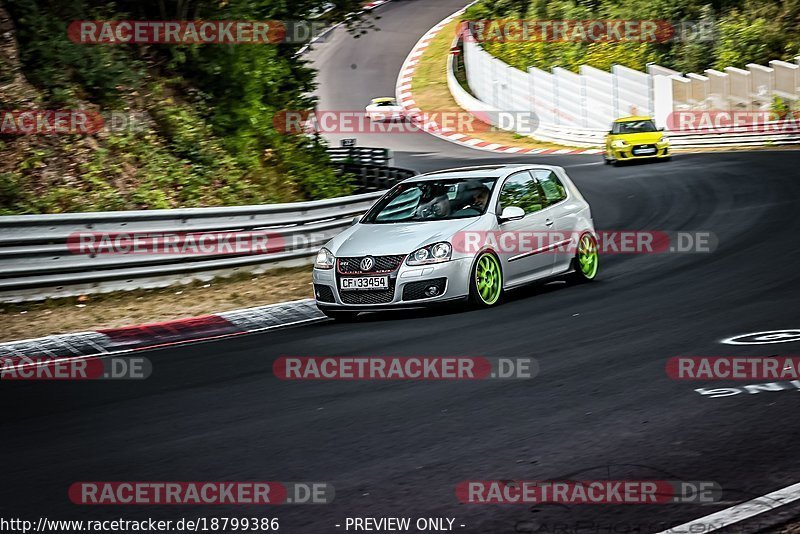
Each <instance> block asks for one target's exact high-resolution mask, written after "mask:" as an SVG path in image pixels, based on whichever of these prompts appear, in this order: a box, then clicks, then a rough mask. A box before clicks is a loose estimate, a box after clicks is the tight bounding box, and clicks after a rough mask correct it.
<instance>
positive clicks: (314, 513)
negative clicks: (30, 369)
mask: <svg viewBox="0 0 800 534" xmlns="http://www.w3.org/2000/svg"><path fill="white" fill-rule="evenodd" d="M458 4H459V2H454V1H441V0H439V1H433V0H427V1H425V0H417V1H413V2H412V1H403V2H397V3H391V4H387V5H386V6H385V7H383V8H380V9H379V10H378V13H379V14H381V15H382V17H383V18H382V19H381V20H380V21H379V22H378V24H379V25H382V26H384V25H385V27H386V29H385V31H383V32H380V33H375V34H371V35H368V36H366V37H363V38H361V39H359V40H353V39H352V38H349V37H347V36H339V35H338V34H337V35H336V37H335V38H334V39H333V40H331V41H329V42H328V43H325V44H323V45H322V47H325V52H324V53H326V54H327V59H328V61H329V62H328V63H327V64H326V66H325V68H324V69H323V72H322V77H321V80H322V86H321V87H322V88H324V91H325V92H324V93H323V101H325V100H326V99H327V100H328V102H332V103H333V104H334V105H339V104H342V105H351V106H353V107H354V108H355V107H356V106H357V105H358V106H363V103H364V101H365V100H367V99H368V98H369V97H370V96H374V95H381V94H391V93H392V89H393V87H394V85H393V84H394V80H393V76H395V75H396V72H397V69H398V68H399V64H400V63H401V62H402V59H403V57H405V54H406V53H407V52H408V51H409V50H410V49H411V47H412V46H413V44H414V42H416V40H417V39H418V38H419V36H420V35H421V34H422V33H423V32H424V31H425V30H426V29H427V28H428V27H430V26H432V25H433V24H434V23H436V22H437V21H438V20H440V19H441V18H443V17H445V16H446V15H447V14H449V13H450V12H452V11H454V10H455V9H456V8H457V7H458ZM344 63H355V64H356V65H357V66H358V67H359V68H357V69H351V70H355V71H356V73H355V74H352V75H351V74H348V75H346V76H341V77H340V73H341V72H342V70H341V67H342V65H343V64H344ZM336 95H338V96H336ZM336 98H338V100H336ZM421 139H424V141H414V142H422V143H423V144H424V145H426V146H427V148H426V149H425V150H423V151H419V152H424V153H425V154H424V155H419V153H417V154H415V153H412V152H411V151H410V150H406V151H402V150H398V153H397V154H396V155H397V158H398V160H399V161H401V162H402V163H403V164H408V166H413V167H414V168H417V169H419V170H421V171H425V170H431V169H437V168H445V167H449V166H454V165H461V164H464V163H473V162H480V161H482V160H489V159H494V158H493V156H490V155H486V154H484V153H482V152H476V151H465V149H462V148H460V147H454V146H452V145H450V144H449V143H446V142H444V141H440V140H437V139H432V138H421ZM387 142H394V143H397V145H396V150H397V149H398V148H400V149H402V148H404V147H403V146H400V145H402V144H403V143H406V142H407V141H406V140H404V139H401V140H396V139H395V140H390V141H387ZM467 159H469V161H467ZM503 159H504V160H505V159H509V158H503ZM513 159H515V160H521V159H524V160H525V161H538V162H546V163H555V164H561V165H564V166H565V167H566V168H567V170H568V172H569V173H570V175H571V176H572V177H573V179H574V181H575V182H576V183H577V184H578V186H579V187H580V189H581V191H582V192H583V193H584V196H585V197H586V198H587V200H589V202H590V203H591V205H592V208H593V214H594V218H595V223H596V225H597V227H598V228H599V229H605V230H685V231H709V232H713V233H714V234H715V235H716V236H717V238H718V240H719V246H718V248H717V249H716V250H715V251H714V252H713V253H710V254H650V255H605V256H603V257H601V272H600V275H599V280H598V281H597V282H596V283H594V284H590V285H586V286H567V285H565V284H559V283H555V284H549V285H545V286H539V287H533V288H527V289H523V290H519V291H516V292H514V293H512V294H510V295H508V299H507V301H506V302H505V303H504V304H503V305H502V306H500V307H497V308H493V309H489V310H478V311H465V310H440V311H430V312H413V313H412V312H398V313H392V314H375V315H371V316H366V317H364V318H363V319H362V320H361V321H359V322H358V323H356V324H337V323H333V322H324V323H319V324H314V325H308V326H303V327H297V328H290V329H285V330H279V331H273V332H269V333H265V334H262V335H250V336H245V337H239V338H232V339H227V340H222V341H217V342H206V343H197V344H193V345H185V346H180V347H173V348H166V349H160V350H153V351H149V352H145V353H143V355H145V356H147V357H148V358H150V359H151V360H152V362H153V374H152V376H151V377H150V378H149V379H148V380H146V381H142V382H135V381H131V382H94V383H81V382H72V383H64V382H62V383H53V382H50V383H41V382H40V383H33V382H28V383H23V382H14V383H4V384H2V387H0V392H2V393H1V394H2V397H0V399H1V400H2V404H0V406H2V407H3V423H2V441H1V442H0V443H1V444H0V455H2V456H1V457H2V458H3V460H4V461H3V476H2V484H1V485H0V515H2V516H3V517H23V518H28V519H33V518H36V517H39V516H42V515H44V516H47V517H49V518H51V519H53V518H58V519H74V518H84V519H104V518H114V517H120V516H123V517H126V518H144V517H156V518H161V519H170V518H173V519H174V518H177V517H182V516H183V517H196V516H217V517H222V516H228V517H245V516H248V517H249V516H259V517H268V516H275V517H278V518H280V520H281V531H283V532H302V533H311V532H337V531H343V530H344V529H343V528H336V527H335V526H334V525H336V524H342V525H343V524H344V520H345V518H346V517H365V516H373V517H377V516H408V517H413V518H416V517H454V518H456V523H455V524H456V525H460V524H463V525H465V527H464V528H460V527H457V529H456V530H461V531H464V532H475V533H486V532H492V533H494V532H498V533H502V532H558V530H556V529H557V528H559V525H561V526H560V528H561V529H562V530H561V532H564V530H563V529H564V528H569V529H571V530H569V531H570V532H598V531H600V532H603V530H598V528H601V527H602V526H605V528H607V529H608V528H610V527H609V526H613V528H614V529H615V530H613V532H656V531H658V530H660V528H664V527H666V526H670V525H676V524H679V523H683V522H685V521H688V520H690V519H693V518H696V517H699V516H704V515H706V514H709V513H712V512H714V511H716V510H719V509H721V508H724V507H727V506H730V505H731V504H733V503H735V502H739V501H743V500H749V499H751V498H753V497H756V496H758V495H763V494H766V493H768V492H770V491H773V490H775V489H778V488H781V487H784V486H787V485H789V484H792V483H795V482H797V481H798V480H799V479H800V457H798V455H797V442H798V439H799V438H800V427H799V426H798V424H797V421H798V416H797V410H798V402H800V395H799V394H798V393H800V392H798V391H780V392H762V393H758V394H741V395H736V396H732V397H725V398H715V399H712V398H708V397H705V396H701V395H699V394H698V393H696V392H695V391H694V388H697V387H723V386H731V385H737V384H735V383H732V382H721V383H703V382H700V383H694V382H679V381H674V380H671V379H670V378H668V377H667V376H666V373H665V369H664V366H665V363H666V361H667V359H668V358H670V357H673V356H679V355H685V356H692V355H754V356H756V355H770V354H797V352H798V350H800V343H796V342H795V343H786V344H775V345H758V346H752V347H746V346H730V345H723V344H720V343H719V340H720V339H722V338H726V337H728V336H732V335H735V334H741V333H747V332H756V331H764V330H775V329H782V328H798V327H800V324H798V323H800V313H798V303H800V285H798V277H797V273H798V267H797V266H798V264H799V263H800V249H798V247H797V236H798V231H799V230H800V228H799V227H798V222H797V221H798V218H797V200H796V199H797V198H798V197H800V180H798V164H800V157H799V156H798V153H796V152H788V151H780V152H779V151H775V152H753V153H730V154H722V153H715V154H698V155H679V156H676V157H675V158H674V159H673V160H672V161H671V162H663V163H657V164H646V165H635V166H630V167H622V168H612V167H609V166H604V165H602V164H600V163H599V157H597V156H594V157H591V156H586V157H583V156H571V157H562V158H559V157H539V158H537V157H535V156H533V157H527V158H513ZM411 162H413V165H412V164H411ZM289 355H294V356H311V355H314V356H341V355H348V356H353V355H355V356H366V355H370V356H380V355H393V356H419V355H431V356H486V357H489V358H496V357H508V356H533V357H535V358H537V359H538V361H539V363H540V367H541V372H540V375H539V377H538V378H536V379H534V380H530V381H461V382H383V383H380V382H286V381H280V380H278V379H276V378H274V377H273V375H272V372H271V369H272V364H273V362H274V361H275V359H276V358H278V357H279V356H289ZM739 385H742V384H739ZM565 478H572V479H584V480H586V479H655V478H658V479H669V480H714V481H717V482H718V483H719V484H721V485H722V487H723V488H724V489H725V493H724V502H722V503H720V504H714V505H702V506H698V505H687V504H684V505H658V506H653V505H651V506H634V505H629V506H611V505H606V506H596V505H594V506H593V505H583V506H553V505H547V506H524V505H522V506H468V505H461V504H458V502H457V500H456V497H455V494H454V488H455V485H456V484H457V483H458V482H460V481H463V480H477V479H506V480H507V479H528V480H543V479H565ZM86 480H161V481H164V480H278V481H328V482H331V483H333V485H334V486H335V488H336V500H335V502H334V503H333V504H330V505H318V506H288V505H287V506H282V507H276V508H267V509H263V508H256V507H252V506H250V507H248V506H241V507H230V506H225V507H216V508H215V507H204V508H198V507H174V506H173V507H166V506H162V507H79V506H75V505H72V504H71V503H70V502H69V500H68V499H67V488H68V486H69V485H70V484H71V483H72V482H75V481H86ZM608 531H609V530H605V532H608Z"/></svg>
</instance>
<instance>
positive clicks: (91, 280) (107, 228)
mask: <svg viewBox="0 0 800 534" xmlns="http://www.w3.org/2000/svg"><path fill="white" fill-rule="evenodd" d="M341 168H342V171H343V172H348V173H353V174H356V175H357V176H359V178H360V179H361V181H362V184H363V188H364V189H371V190H372V191H371V192H367V193H362V194H358V195H353V196H347V197H340V198H333V199H326V200H316V201H309V202H293V203H284V204H269V205H254V206H237V207H224V208H185V209H173V210H141V211H115V212H98V213H66V214H53V215H49V214H48V215H19V216H8V217H0V302H23V301H30V300H42V299H45V298H54V297H65V296H75V295H83V294H92V293H103V292H110V291H118V290H130V289H139V288H150V287H164V286H168V285H171V284H174V283H176V282H189V281H192V280H210V279H212V278H215V277H217V276H230V275H232V274H235V273H237V272H254V273H258V272H263V271H265V270H267V269H269V268H274V267H288V266H295V265H304V264H308V263H309V262H310V260H311V258H312V257H313V255H314V254H316V252H317V250H318V249H319V247H320V246H322V244H323V243H325V242H326V241H327V240H328V239H330V238H332V237H333V236H335V235H336V234H338V233H339V232H341V231H342V230H343V229H345V228H347V227H348V226H349V225H350V224H351V223H352V220H353V217H355V216H356V215H360V214H362V213H364V212H365V211H366V210H367V209H368V208H369V207H370V206H371V205H372V204H373V203H374V202H375V200H377V199H378V198H379V197H380V196H381V195H382V194H383V192H382V191H380V190H381V189H386V188H387V187H389V186H391V185H392V184H393V183H395V182H397V181H399V180H401V179H405V178H408V177H410V176H413V175H414V174H416V173H415V172H414V171H411V170H408V169H396V168H392V167H384V166H377V165H352V164H343V165H342V166H341ZM201 232H205V233H218V232H230V233H231V234H232V235H235V234H236V233H240V232H262V233H264V234H266V235H268V236H270V239H273V238H274V239H277V241H278V242H279V243H280V245H281V246H280V248H279V250H270V251H269V252H267V253H259V254H256V253H252V252H246V251H245V252H243V253H231V251H215V252H212V253H193V254H176V253H174V252H173V253H170V254H163V253H157V252H158V251H160V250H161V249H158V250H157V251H156V252H148V253H143V254H136V253H130V254H125V253H113V254H105V253H99V254H96V255H93V254H86V253H80V251H79V249H78V247H77V246H76V245H75V243H77V239H76V236H78V235H81V234H82V235H88V234H95V235H112V236H113V235H119V234H124V235H129V236H133V235H148V236H153V235H157V236H163V235H186V234H197V233H201ZM241 235H244V234H241ZM262 252H263V251H262Z"/></svg>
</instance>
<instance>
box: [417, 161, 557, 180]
mask: <svg viewBox="0 0 800 534" xmlns="http://www.w3.org/2000/svg"><path fill="white" fill-rule="evenodd" d="M560 168H561V167H557V166H555V165H542V164H539V163H535V164H531V163H509V164H502V165H476V166H471V167H457V168H454V169H444V170H441V171H433V172H428V173H425V174H418V175H416V176H412V177H411V178H407V179H406V180H404V181H408V182H413V181H418V180H437V179H438V180H441V179H448V178H504V177H506V176H508V175H509V174H511V173H512V172H515V171H522V170H528V169H546V170H551V171H552V170H556V169H560Z"/></svg>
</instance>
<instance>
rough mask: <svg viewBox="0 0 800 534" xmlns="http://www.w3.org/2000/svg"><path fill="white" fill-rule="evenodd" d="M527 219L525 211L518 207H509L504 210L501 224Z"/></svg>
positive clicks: (501, 215)
mask: <svg viewBox="0 0 800 534" xmlns="http://www.w3.org/2000/svg"><path fill="white" fill-rule="evenodd" d="M523 217H525V210H524V209H522V208H520V207H517V206H509V207H507V208H503V213H501V214H500V222H506V221H516V220H519V219H522V218H523Z"/></svg>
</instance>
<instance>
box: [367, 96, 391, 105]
mask: <svg viewBox="0 0 800 534" xmlns="http://www.w3.org/2000/svg"><path fill="white" fill-rule="evenodd" d="M380 102H394V97H392V96H382V97H379V98H373V99H372V103H373V104H378V103H380Z"/></svg>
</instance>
